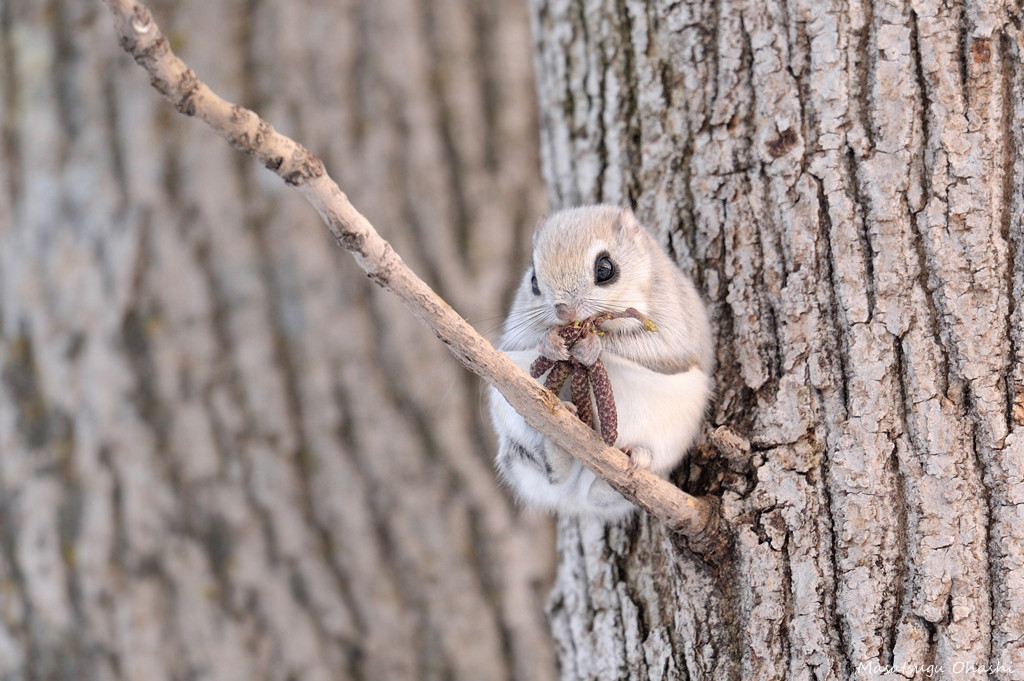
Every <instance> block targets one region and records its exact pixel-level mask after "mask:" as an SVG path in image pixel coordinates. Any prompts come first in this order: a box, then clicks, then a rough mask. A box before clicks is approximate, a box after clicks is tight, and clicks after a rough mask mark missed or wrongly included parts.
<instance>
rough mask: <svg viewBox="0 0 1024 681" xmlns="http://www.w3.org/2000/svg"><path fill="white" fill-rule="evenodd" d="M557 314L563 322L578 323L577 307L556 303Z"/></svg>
mask: <svg viewBox="0 0 1024 681" xmlns="http://www.w3.org/2000/svg"><path fill="white" fill-rule="evenodd" d="M555 314H556V315H558V318H559V319H561V320H562V321H563V322H574V321H576V306H575V305H570V304H568V303H555Z"/></svg>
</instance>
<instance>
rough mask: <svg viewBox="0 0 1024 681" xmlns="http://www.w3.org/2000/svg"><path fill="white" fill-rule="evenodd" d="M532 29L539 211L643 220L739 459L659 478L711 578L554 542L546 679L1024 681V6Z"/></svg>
mask: <svg viewBox="0 0 1024 681" xmlns="http://www.w3.org/2000/svg"><path fill="white" fill-rule="evenodd" d="M531 13H532V20H533V24H534V30H535V44H536V55H535V57H536V63H537V81H538V92H539V96H540V107H541V112H542V122H541V135H542V145H541V153H542V158H543V167H544V174H545V179H546V181H547V184H548V189H549V192H550V194H551V196H552V198H553V203H554V204H555V207H561V206H569V205H574V204H578V203H585V202H595V201H607V202H613V203H614V202H624V203H625V202H628V203H632V204H633V205H634V206H635V207H636V213H637V215H638V216H639V217H640V218H641V219H642V220H645V221H647V222H648V223H649V224H651V225H653V226H654V227H656V228H657V229H658V230H659V232H660V234H661V235H662V238H663V240H664V243H665V244H666V245H667V247H668V248H669V249H670V251H671V252H672V253H673V254H674V255H675V257H676V258H677V260H678V261H679V263H680V265H681V266H682V267H683V268H684V270H685V271H687V272H688V273H690V274H692V275H693V276H694V278H695V280H696V281H697V282H698V284H699V287H700V288H701V290H702V293H703V295H704V296H705V297H706V299H707V300H708V302H709V304H710V305H711V308H712V310H713V318H714V321H715V324H716V328H717V335H718V358H717V359H718V372H717V399H716V403H715V406H714V408H713V410H712V413H711V415H710V424H709V432H711V431H712V430H714V429H715V428H718V427H725V428H726V430H720V431H718V433H719V436H720V437H718V438H715V439H716V440H718V441H721V442H726V443H728V442H732V443H734V446H732V447H718V448H717V449H718V450H719V451H717V452H712V451H711V450H710V447H708V446H707V445H705V446H703V447H702V448H701V449H700V451H698V452H697V453H696V454H695V455H694V456H693V461H692V462H691V464H690V466H689V467H688V469H687V470H686V471H683V472H682V473H681V475H680V476H679V477H680V482H681V484H682V485H683V486H684V487H685V488H686V489H687V490H688V491H691V492H694V493H705V494H714V495H717V496H720V497H721V498H722V500H723V512H724V515H725V517H726V519H727V520H728V522H730V523H731V524H732V526H733V530H734V547H733V548H734V555H733V559H732V561H731V563H729V564H727V565H715V566H708V565H706V564H704V563H702V562H701V561H700V560H699V559H697V558H695V557H694V556H693V555H692V554H690V553H689V552H688V551H687V550H686V549H685V548H682V547H679V546H677V543H678V542H675V541H673V540H672V539H671V538H670V537H668V536H666V533H665V532H664V530H663V528H662V527H661V526H660V525H659V524H658V523H653V522H650V521H649V520H644V521H642V522H640V523H639V524H638V526H637V527H633V528H616V527H613V528H610V529H604V528H601V527H596V526H594V525H592V524H589V523H580V522H576V521H566V520H563V521H561V522H560V523H559V526H558V552H559V561H560V562H559V568H558V577H557V580H556V585H555V589H554V593H553V596H552V599H551V601H550V605H549V614H550V617H551V620H552V628H553V632H554V635H555V639H556V645H557V648H558V656H559V659H560V662H561V669H562V671H561V676H562V679H563V680H565V681H570V680H571V681H576V680H583V679H587V680H589V679H594V680H597V679H651V680H654V679H676V678H691V679H709V680H710V679H848V678H855V679H872V678H897V679H902V678H913V679H926V678H941V679H1000V680H1001V681H1002V680H1005V681H1010V680H1011V679H1022V678H1024V363H1022V360H1024V318H1022V317H1024V313H1022V307H1021V301H1022V300H1024V237H1022V226H1024V224H1022V221H1024V215H1022V213H1024V210H1022V209H1024V190H1022V186H1024V133H1022V125H1021V122H1022V121H1024V72H1022V65H1021V64H1022V57H1024V54H1022V52H1024V34H1022V19H1024V17H1022V14H1021V10H1020V8H1019V6H1015V5H1011V3H999V2H974V1H970V0H969V1H968V2H965V3H947V2H941V1H935V2H932V1H930V0H914V1H911V2H902V1H895V2H889V1H882V0H872V1H869V2H862V1H860V0H851V1H850V2H845V3H829V2H818V0H779V1H774V0H743V1H734V0H721V1H709V0H708V1H705V0H693V1H689V2H640V1H636V0H615V1H612V0H532V2H531ZM748 444H749V446H748Z"/></svg>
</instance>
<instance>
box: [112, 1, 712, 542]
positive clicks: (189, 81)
mask: <svg viewBox="0 0 1024 681" xmlns="http://www.w3.org/2000/svg"><path fill="white" fill-rule="evenodd" d="M104 3H105V4H106V5H107V7H108V8H109V9H110V11H111V13H112V14H113V15H114V21H115V25H116V27H117V31H118V33H119V34H120V37H121V46H122V47H124V49H125V50H126V51H128V52H129V53H130V54H131V55H132V56H133V57H134V58H135V61H136V62H137V63H138V64H139V65H140V66H142V67H143V68H144V69H145V70H146V71H147V72H148V73H149V75H150V77H151V78H152V84H153V87H155V88H156V89H157V90H159V91H160V92H161V93H162V94H163V95H164V97H166V98H167V99H168V100H169V101H170V102H171V103H172V104H173V105H174V106H175V107H176V108H177V109H178V111H180V112H181V113H183V114H185V115H188V116H196V117H198V118H200V119H201V120H203V121H204V122H206V123H207V124H208V125H209V126H210V127H212V128H213V129H214V130H215V131H217V133H218V134H220V135H221V136H223V137H225V138H226V139H227V140H228V141H229V142H230V143H231V145H232V146H234V147H235V148H236V149H240V150H242V151H244V152H246V153H248V154H250V155H252V156H255V157H256V158H257V159H259V161H260V162H261V163H263V165H265V166H266V167H267V168H269V169H270V170H273V171H274V172H275V173H277V174H278V175H280V176H281V178H283V179H284V181H285V182H287V183H288V184H290V185H292V186H294V187H295V188H296V189H297V190H298V191H299V193H300V194H302V195H303V196H304V197H305V198H306V200H307V201H309V202H310V203H311V204H312V205H313V207H314V208H316V210H317V212H318V213H320V216H321V217H322V218H323V220H324V222H326V223H327V227H328V228H329V229H330V230H331V233H332V234H333V235H334V237H335V239H337V241H338V243H339V244H340V245H341V246H342V247H343V248H345V249H346V250H348V251H350V252H351V253H352V254H353V256H354V257H355V259H356V261H357V262H358V263H359V266H360V267H362V268H363V269H364V270H365V271H366V273H367V275H369V277H370V278H371V279H373V281H374V282H375V283H377V284H378V285H380V286H381V287H383V288H384V289H386V290H388V291H390V292H391V293H393V294H395V295H396V296H398V297H399V298H400V299H401V301H402V302H403V303H404V304H405V306H406V307H407V308H409V310H411V311H412V313H413V314H414V315H415V316H416V318H417V319H419V320H420V321H421V322H423V323H424V324H426V325H427V326H428V327H429V328H430V329H431V330H432V331H433V332H434V333H435V334H436V335H437V337H438V338H440V339H441V341H442V342H443V343H444V344H445V345H447V346H448V349H449V350H450V351H451V352H452V354H453V355H455V357H456V358H457V359H458V360H459V361H460V362H461V363H462V364H463V365H465V366H466V367H467V368H468V369H470V370H471V371H473V372H474V373H476V374H478V375H479V376H481V377H482V378H483V379H484V380H486V381H487V382H488V383H489V384H491V385H493V386H494V387H495V388H497V389H498V390H499V391H500V392H501V394H502V395H504V396H505V399H507V400H508V402H509V404H511V405H512V407H513V408H515V410H516V411H518V412H519V413H520V414H522V415H523V418H525V419H526V422H527V423H529V424H530V425H531V426H533V427H534V428H536V429H537V430H538V431H540V432H541V433H543V434H544V435H546V436H547V437H549V438H550V439H551V440H552V441H554V442H555V443H557V444H558V445H559V446H561V447H563V448H564V449H565V450H566V451H568V452H569V453H571V454H572V455H573V456H575V457H576V458H577V459H579V460H580V461H581V462H582V463H583V464H585V465H586V466H587V467H589V468H590V469H592V470H593V471H594V472H595V473H596V474H597V475H599V476H600V477H601V478H603V479H604V480H606V481H607V482H608V483H609V484H610V485H611V486H612V487H614V488H615V489H616V490H618V491H619V492H620V493H622V494H623V495H624V496H625V497H627V498H628V499H630V501H632V502H633V503H635V504H636V505H637V506H639V507H640V508H642V509H644V510H645V511H647V512H648V513H650V514H652V515H654V516H656V517H658V518H660V519H661V520H662V521H663V522H664V523H665V525H666V526H667V527H668V528H669V529H671V530H673V531H676V532H679V533H681V534H683V535H685V536H687V537H688V538H689V540H690V544H691V547H692V548H694V549H695V550H697V551H698V552H700V553H702V554H703V555H705V556H707V557H709V558H712V557H714V558H721V557H723V552H724V551H725V550H726V545H727V538H726V536H725V533H724V531H723V530H724V527H723V524H722V523H720V522H719V514H718V503H717V501H716V500H715V499H709V498H698V497H693V496H690V495H688V494H686V493H684V492H683V491H682V490H680V489H678V488H677V487H675V486H674V485H673V484H671V483H670V482H668V481H666V480H663V479H662V478H660V477H658V476H656V475H654V474H653V473H651V472H649V471H645V470H633V469H630V468H629V459H628V457H627V456H626V455H625V454H623V453H622V452H621V451H619V450H618V449H615V448H614V447H609V446H607V445H605V444H604V442H602V440H601V438H600V437H599V436H598V435H597V433H595V432H594V431H593V430H591V429H590V428H588V427H587V426H585V425H584V424H583V423H581V422H580V420H579V419H577V418H576V417H575V416H574V415H573V414H572V413H570V412H569V411H568V410H567V409H565V408H564V407H563V405H562V402H561V400H559V399H558V397H557V396H556V395H554V394H553V393H551V392H550V391H548V390H545V389H544V388H543V386H541V385H540V384H539V383H537V381H535V380H534V379H533V378H531V377H530V376H529V375H528V374H527V373H526V372H524V371H522V370H521V369H520V368H519V367H517V366H516V365H515V364H514V363H513V362H512V361H511V360H510V359H509V358H508V357H506V356H505V355H503V354H501V353H500V352H498V351H496V350H495V349H494V348H493V347H492V345H491V344H490V343H489V342H488V341H487V340H486V339H484V338H483V337H482V336H481V335H480V334H478V333H477V332H476V330H475V329H474V328H473V327H472V326H470V325H469V323H468V322H466V320H464V319H463V318H462V317H461V316H459V315H458V314H457V313H456V312H455V310H453V309H452V308H451V307H450V306H449V305H448V304H447V303H446V302H445V301H444V300H442V299H441V298H440V297H439V296H438V295H437V294H436V293H434V291H433V290H431V288H430V287H429V286H427V285H426V283H424V282H423V281H422V280H421V279H420V278H419V277H417V276H416V275H415V274H414V273H413V272H412V270H410V269H409V267H408V266H406V264H405V263H404V262H403V261H402V259H401V258H400V257H399V256H398V254H397V253H395V251H394V250H393V249H392V248H391V245H390V244H388V242H386V241H385V240H384V239H382V238H381V236H380V235H379V234H378V233H377V231H376V230H375V229H374V228H373V226H372V225H371V224H370V222H369V221H368V220H367V219H366V218H365V217H364V216H363V215H362V214H360V213H359V212H358V211H357V210H356V209H355V208H354V207H353V206H352V204H351V203H350V202H349V200H348V198H347V197H346V196H345V194H344V193H343V192H342V191H341V189H340V188H339V187H338V185H337V184H335V182H334V181H333V180H332V179H331V178H330V177H329V176H328V175H327V172H326V170H325V169H324V164H323V162H322V161H321V160H320V159H319V158H317V157H316V156H314V155H313V154H311V153H310V152H309V151H308V150H307V149H306V148H305V147H303V146H302V145H300V144H298V143H297V142H295V141H294V140H292V139H290V138H288V137H286V136H284V135H282V134H280V133H278V132H277V131H275V130H274V128H273V127H272V126H271V125H270V124H269V123H267V122H266V121H264V120H262V119H261V118H260V117H259V116H257V115H256V114H255V113H253V112H252V111H250V110H248V109H245V108H244V107H241V106H238V105H235V104H231V103H230V102H227V101H225V100H223V99H221V98H220V97H219V96H218V95H217V94H216V93H214V92H213V91H212V90H210V88H209V87H207V86H206V84H205V83H203V82H202V81H201V80H199V79H198V78H197V77H196V75H195V73H194V72H193V71H192V70H191V69H189V68H188V66H187V65H186V64H185V63H184V62H183V61H182V60H181V59H179V58H178V57H176V56H175V55H174V53H173V52H172V51H171V48H170V45H169V43H168V41H167V39H166V38H165V37H164V36H163V34H162V33H161V32H160V29H159V27H158V26H157V25H156V23H155V22H154V21H153V17H152V14H151V13H150V11H149V9H148V8H146V7H145V6H144V5H142V4H141V3H139V2H135V1H134V0H104Z"/></svg>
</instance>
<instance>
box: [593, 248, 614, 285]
mask: <svg viewBox="0 0 1024 681" xmlns="http://www.w3.org/2000/svg"><path fill="white" fill-rule="evenodd" d="M618 277H619V268H618V267H616V266H615V263H613V262H612V259H611V257H609V255H608V254H607V253H602V254H601V255H599V256H597V260H595V261H594V283H595V284H597V285H598V286H605V285H607V284H610V283H612V282H613V281H615V280H616V279H617V278H618Z"/></svg>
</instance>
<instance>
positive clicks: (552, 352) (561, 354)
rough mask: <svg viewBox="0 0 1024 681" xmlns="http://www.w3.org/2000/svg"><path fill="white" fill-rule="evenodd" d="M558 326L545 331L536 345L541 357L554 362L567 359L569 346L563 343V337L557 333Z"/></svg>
mask: <svg viewBox="0 0 1024 681" xmlns="http://www.w3.org/2000/svg"><path fill="white" fill-rule="evenodd" d="M558 331H559V328H558V327H555V328H553V329H551V330H550V331H548V332H547V334H546V335H545V336H544V338H543V340H541V342H540V345H538V346H537V352H539V353H540V354H541V355H542V356H543V357H547V358H548V359H553V360H555V361H556V362H562V361H565V360H567V359H569V348H568V347H567V346H566V344H565V339H564V338H562V337H561V336H560V335H559V334H558Z"/></svg>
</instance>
